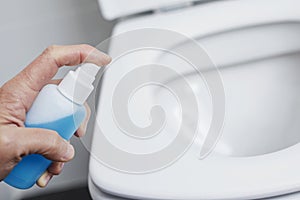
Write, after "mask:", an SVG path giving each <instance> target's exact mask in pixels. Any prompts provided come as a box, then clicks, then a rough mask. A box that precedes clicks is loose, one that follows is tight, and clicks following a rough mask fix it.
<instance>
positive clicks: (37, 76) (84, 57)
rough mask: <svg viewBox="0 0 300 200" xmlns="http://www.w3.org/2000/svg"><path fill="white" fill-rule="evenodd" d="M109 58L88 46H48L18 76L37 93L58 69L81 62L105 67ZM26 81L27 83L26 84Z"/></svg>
mask: <svg viewBox="0 0 300 200" xmlns="http://www.w3.org/2000/svg"><path fill="white" fill-rule="evenodd" d="M110 60H111V59H110V57H109V56H108V55H106V54H104V53H102V52H100V51H99V50H97V49H96V48H94V47H92V46H89V45H71V46H50V47H48V48H47V49H46V50H45V51H44V52H43V53H42V54H41V55H40V56H39V57H38V58H37V59H35V60H34V61H33V62H32V63H31V64H30V65H29V66H28V67H26V68H25V69H24V70H23V71H22V72H21V73H20V74H19V75H20V76H21V77H22V78H25V80H23V79H22V81H25V84H27V85H28V86H29V87H30V88H32V89H33V90H36V91H39V90H40V89H41V88H42V87H43V86H44V85H45V84H47V83H48V81H49V80H51V79H52V78H53V76H54V75H55V74H56V73H57V70H58V68H59V67H61V66H64V65H67V66H73V65H78V64H80V63H82V62H89V63H94V64H96V65H99V66H103V65H107V64H108V63H109V62H110ZM26 81H27V83H26Z"/></svg>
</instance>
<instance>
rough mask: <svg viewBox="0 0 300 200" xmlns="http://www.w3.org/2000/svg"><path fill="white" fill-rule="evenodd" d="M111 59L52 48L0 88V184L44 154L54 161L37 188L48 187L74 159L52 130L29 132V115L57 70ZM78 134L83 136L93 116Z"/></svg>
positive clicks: (90, 50)
mask: <svg viewBox="0 0 300 200" xmlns="http://www.w3.org/2000/svg"><path fill="white" fill-rule="evenodd" d="M110 60H111V59H110V57H109V56H107V55H106V54H104V53H102V52H100V51H98V50H97V49H95V48H94V47H91V46H89V45H73V46H51V47H48V48H47V49H46V50H45V51H44V52H43V53H42V54H41V55H40V56H39V57H37V58H36V59H35V60H34V61H33V62H32V63H31V64H29V65H28V66H27V67H26V68H25V69H24V70H23V71H21V72H20V73H19V74H18V75H17V76H15V77H14V78H13V79H11V80H9V81H8V82H7V83H5V84H4V85H3V86H2V87H1V88H0V181H1V180H3V179H4V178H5V177H6V176H7V175H8V174H9V172H10V171H11V170H12V169H13V167H14V166H15V165H17V164H18V162H20V161H21V160H22V157H23V156H26V155H29V154H41V155H43V156H44V157H46V158H47V159H50V160H52V161H53V163H52V164H51V165H50V167H49V168H48V170H47V172H45V173H44V174H43V175H42V176H41V178H40V179H39V180H38V181H37V185H39V186H40V187H45V186H46V185H47V184H48V182H49V180H50V179H51V178H52V176H53V175H58V174H59V173H60V172H61V170H62V167H63V163H65V162H67V161H69V160H71V159H72V158H73V157H74V148H73V146H72V145H71V144H70V143H69V142H67V141H65V140H64V139H63V138H61V137H60V136H59V135H58V133H56V132H55V131H52V130H47V129H39V128H26V127H25V126H24V122H25V118H26V113H27V111H28V110H29V109H30V107H31V105H32V103H33V102H34V100H35V98H36V96H37V95H38V94H39V91H40V90H41V89H42V88H43V87H44V86H45V85H47V84H49V83H53V82H56V83H57V81H53V80H51V79H52V78H53V77H54V75H55V74H56V73H57V71H58V68H59V67H61V66H64V65H67V66H74V65H78V64H80V63H82V62H89V63H94V64H96V65H100V66H104V65H107V64H108V63H109V62H110ZM86 108H87V113H88V114H87V118H86V120H85V121H84V123H83V124H82V125H81V127H80V128H79V129H78V130H77V132H76V134H75V135H77V136H78V137H80V136H83V135H84V133H85V129H86V126H87V122H88V119H89V115H90V109H89V107H88V106H86Z"/></svg>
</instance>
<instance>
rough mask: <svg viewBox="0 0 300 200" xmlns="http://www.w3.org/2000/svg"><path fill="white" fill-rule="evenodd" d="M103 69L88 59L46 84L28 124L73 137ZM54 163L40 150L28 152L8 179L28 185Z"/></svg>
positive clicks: (32, 108) (9, 182)
mask: <svg viewBox="0 0 300 200" xmlns="http://www.w3.org/2000/svg"><path fill="white" fill-rule="evenodd" d="M99 69H100V68H99V67H98V66H96V65H94V64H91V63H85V64H82V65H81V66H80V67H78V68H77V69H76V71H70V72H69V73H68V74H67V75H66V76H65V78H64V79H63V80H62V81H61V83H60V84H59V85H54V84H48V85H46V86H45V87H43V89H42V90H41V91H40V93H39V95H38V96H37V98H36V99H35V101H34V103H33V104H32V107H31V108H30V110H29V111H28V113H27V115H26V121H25V126H26V127H32V128H45V129H51V130H54V131H56V132H57V133H58V134H59V135H60V136H61V137H62V138H64V139H65V140H69V139H70V138H71V137H72V135H73V134H74V132H75V131H76V130H77V129H78V128H79V126H80V124H81V123H82V121H83V120H84V119H85V116H86V110H85V107H84V105H83V104H84V102H85V101H86V100H87V98H88V96H89V95H90V94H91V92H92V91H93V89H94V87H93V85H92V83H93V82H94V80H95V76H96V75H97V73H98V70H99ZM50 164H51V161H50V160H48V159H46V158H45V157H43V156H42V155H40V154H31V155H27V156H25V157H23V158H22V160H21V162H19V163H18V164H17V165H16V166H15V167H14V168H13V170H12V171H11V172H10V173H9V175H8V176H7V177H6V178H5V179H4V182H6V183H7V184H9V185H11V186H13V187H16V188H19V189H28V188H30V187H32V186H33V185H34V184H35V182H36V181H37V180H38V179H39V177H40V176H41V175H42V174H43V173H44V172H45V171H46V170H47V168H48V167H49V165H50Z"/></svg>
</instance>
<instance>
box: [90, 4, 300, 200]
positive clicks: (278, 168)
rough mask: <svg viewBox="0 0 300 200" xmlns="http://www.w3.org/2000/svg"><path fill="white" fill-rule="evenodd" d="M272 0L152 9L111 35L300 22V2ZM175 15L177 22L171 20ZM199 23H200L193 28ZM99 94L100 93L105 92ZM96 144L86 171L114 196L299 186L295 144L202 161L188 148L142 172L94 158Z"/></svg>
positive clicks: (261, 193) (243, 193)
mask: <svg viewBox="0 0 300 200" xmlns="http://www.w3.org/2000/svg"><path fill="white" fill-rule="evenodd" d="M272 3H274V1H272V0H239V1H218V2H214V3H209V4H204V5H200V6H197V7H190V8H186V9H184V10H178V11H174V12H172V13H157V14H154V15H151V16H143V17H140V18H133V19H128V20H125V21H123V22H120V23H118V24H117V25H116V27H115V28H114V31H113V35H117V34H119V33H122V32H125V31H129V30H134V29H137V28H144V27H148V28H149V27H151V28H165V29H169V30H173V31H177V32H180V33H182V34H185V35H187V36H189V37H192V38H196V37H204V36H207V35H210V34H213V33H218V32H221V31H225V30H231V29H237V28H243V27H249V26H257V25H262V24H272V23H282V22H295V23H299V22H300V12H299V8H300V2H299V1H297V0H278V1H276V4H275V5H272ZM271 7H272V8H271ZM212 11H213V12H216V13H218V15H215V14H214V13H212ZM187 13H188V14H187ZM253 13H255V15H254V14H253ZM236 16H239V17H238V18H237V17H236ZM177 18H180V19H181V20H182V21H181V22H182V23H180V24H178V21H176V20H174V21H173V20H172V19H177ZM190 19H197V20H190ZM208 19H209V21H207V20H208ZM221 19H222V20H221ZM158 22H159V23H158ZM199 24H201V27H200V28H199V29H196V28H195V27H197V26H199ZM114 48H118V44H115V43H114V42H113V41H112V43H111V44H110V51H114ZM103 86H104V87H105V82H104V83H103ZM102 96H103V98H105V94H102ZM100 101H101V97H100ZM100 109H101V108H100ZM98 115H101V116H102V114H99V113H98ZM103 115H104V116H105V115H109V113H103ZM101 116H99V117H101ZM95 131H97V130H95ZM93 140H94V141H97V134H94V139H93ZM95 146H96V144H95V142H94V144H93V146H92V154H91V155H92V156H91V160H90V172H89V176H90V178H91V180H92V182H93V183H94V184H95V185H96V186H97V187H99V188H101V189H102V190H104V191H106V192H108V193H110V194H115V195H117V196H122V197H128V198H136V199H254V198H264V197H271V196H278V195H282V194H288V193H292V192H297V191H299V190H300V173H297V172H298V171H299V169H300V159H299V160H298V159H297V158H298V157H299V153H300V144H299V143H298V144H296V145H294V146H291V147H288V148H286V149H283V150H280V151H277V152H273V153H269V154H264V155H258V156H251V157H229V156H226V155H220V154H218V153H212V154H211V155H210V156H209V157H207V158H205V159H204V160H199V159H198V158H197V156H196V153H195V152H193V151H192V149H190V150H189V151H187V152H186V154H185V155H184V156H183V157H182V158H181V159H180V160H178V161H177V162H176V163H175V164H173V165H172V166H169V167H168V168H166V169H164V170H161V171H158V172H155V173H149V174H144V175H143V176H139V175H133V174H125V173H121V172H118V171H115V170H113V169H110V168H108V167H106V166H104V165H102V164H101V162H99V160H97V148H96V147H95ZM212 172H213V173H212ZM158 180H159V181H158ZM145 188H146V189H145Z"/></svg>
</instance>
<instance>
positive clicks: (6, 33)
mask: <svg viewBox="0 0 300 200" xmlns="http://www.w3.org/2000/svg"><path fill="white" fill-rule="evenodd" d="M0 10H1V12H0V85H2V84H3V83H4V82H6V81H7V80H9V79H10V78H12V77H13V76H14V75H15V74H17V73H18V72H19V71H20V70H21V69H23V68H24V67H25V66H26V65H27V64H28V63H30V62H31V61H32V60H33V59H34V58H35V57H36V56H37V55H38V54H39V53H41V52H42V51H43V50H44V49H45V48H46V47H47V46H49V45H51V44H78V43H88V44H91V45H94V46H95V45H97V44H98V43H99V42H100V41H102V40H104V39H106V38H107V37H109V35H110V32H111V28H112V26H113V23H112V22H106V21H104V20H103V19H102V18H101V16H100V12H99V7H98V3H97V2H96V0H43V1H40V0H26V1H20V0H19V1H17V0H9V1H1V2H0ZM88 134H90V133H88ZM72 143H73V144H74V145H75V148H76V157H75V159H74V160H73V161H71V162H70V163H68V164H66V166H65V169H64V171H63V173H62V174H61V175H60V176H59V177H56V178H54V179H53V180H52V182H51V183H50V184H49V186H48V187H47V188H46V189H38V188H37V187H34V188H32V189H30V190H28V191H20V190H16V189H12V188H10V187H8V186H7V185H6V184H5V183H0V200H2V199H3V200H7V199H18V198H21V197H24V196H28V195H29V196H30V195H32V194H38V193H47V192H51V191H52V190H55V189H65V188H67V187H73V186H77V185H82V184H85V183H86V181H87V169H88V157H89V155H88V152H87V151H86V150H85V148H84V147H83V145H82V144H81V142H80V141H79V140H78V139H77V140H76V139H72Z"/></svg>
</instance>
